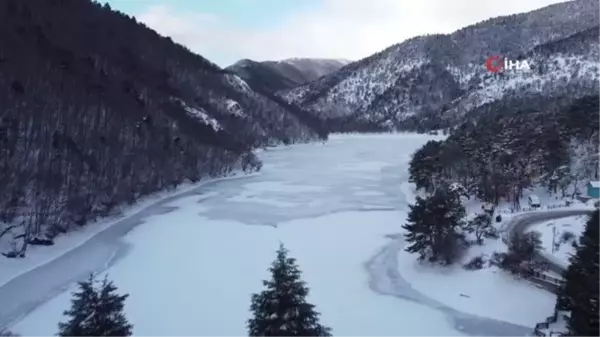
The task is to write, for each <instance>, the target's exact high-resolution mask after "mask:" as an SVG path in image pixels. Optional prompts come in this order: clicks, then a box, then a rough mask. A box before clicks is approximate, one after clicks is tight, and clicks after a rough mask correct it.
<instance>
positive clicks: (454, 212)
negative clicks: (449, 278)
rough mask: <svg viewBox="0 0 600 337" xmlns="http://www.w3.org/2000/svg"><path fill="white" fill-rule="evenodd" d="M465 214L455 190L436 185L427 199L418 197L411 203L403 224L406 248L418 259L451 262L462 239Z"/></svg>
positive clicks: (460, 245)
mask: <svg viewBox="0 0 600 337" xmlns="http://www.w3.org/2000/svg"><path fill="white" fill-rule="evenodd" d="M464 217H465V208H464V207H463V205H462V204H461V202H460V198H459V196H458V194H456V193H454V192H450V191H449V190H448V189H447V188H438V190H437V191H436V192H435V193H434V194H433V195H432V196H430V197H428V198H426V199H423V198H420V197H417V202H416V203H415V204H414V205H411V206H410V213H409V214H408V222H407V223H406V224H405V225H404V226H402V228H404V229H405V230H406V231H407V233H406V234H405V235H404V237H405V239H406V241H407V242H408V243H410V244H411V245H410V246H408V247H407V248H406V251H407V252H409V253H418V254H419V260H424V259H426V258H427V259H428V260H429V261H430V262H442V264H444V265H449V264H452V262H454V260H455V259H456V258H457V257H458V255H459V253H460V249H461V248H462V246H463V245H464V242H465V241H464V235H463V233H462V229H463V228H464V226H465V225H464V222H463V220H462V219H463V218H464Z"/></svg>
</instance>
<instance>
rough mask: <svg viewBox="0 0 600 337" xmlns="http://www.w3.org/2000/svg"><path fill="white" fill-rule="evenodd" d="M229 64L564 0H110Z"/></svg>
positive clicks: (340, 48) (358, 45)
mask: <svg viewBox="0 0 600 337" xmlns="http://www.w3.org/2000/svg"><path fill="white" fill-rule="evenodd" d="M105 1H108V2H109V3H110V5H111V6H112V8H113V9H117V10H121V11H123V12H125V13H127V14H130V15H135V16H136V18H137V19H138V20H139V21H142V22H144V23H145V24H146V25H147V26H149V27H151V28H153V29H154V30H156V31H157V32H158V33H160V34H162V35H167V36H170V37H171V38H172V39H173V40H174V41H176V42H179V43H181V44H183V45H185V46H187V47H188V48H189V49H191V50H192V51H194V52H196V53H198V54H200V55H202V56H204V57H206V58H208V59H209V60H211V61H212V62H215V63H217V64H218V65H220V66H222V67H226V66H228V65H230V64H232V63H234V62H236V61H238V60H240V59H244V58H248V59H252V60H256V61H264V60H281V59H286V58H292V57H315V58H336V59H349V60H359V59H361V58H363V57H367V56H369V55H371V54H374V53H376V52H378V51H380V50H383V49H385V48H387V47H389V46H391V45H393V44H396V43H399V42H402V41H404V40H406V39H408V38H411V37H413V36H417V35H423V34H427V33H429V34H433V33H450V32H452V31H455V30H457V29H459V28H462V27H464V26H467V25H470V24H473V23H476V22H479V21H482V20H485V19H487V18H490V17H495V16H500V15H507V14H514V13H520V12H527V11H530V10H533V9H537V8H540V7H544V6H546V5H549V4H552V3H558V2H563V1H561V0H501V1H499V0H105Z"/></svg>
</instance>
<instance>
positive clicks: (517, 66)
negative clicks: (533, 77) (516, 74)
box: [485, 56, 531, 73]
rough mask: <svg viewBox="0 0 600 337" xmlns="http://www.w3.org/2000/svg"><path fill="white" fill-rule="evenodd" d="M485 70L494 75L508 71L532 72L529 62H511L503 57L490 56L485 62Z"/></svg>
mask: <svg viewBox="0 0 600 337" xmlns="http://www.w3.org/2000/svg"><path fill="white" fill-rule="evenodd" d="M485 68H486V69H487V70H488V71H489V72H492V73H498V72H500V71H503V70H505V69H508V70H531V67H529V63H528V62H527V60H509V59H507V58H503V57H501V56H490V57H488V58H487V59H486V60H485Z"/></svg>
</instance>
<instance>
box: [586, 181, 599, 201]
mask: <svg viewBox="0 0 600 337" xmlns="http://www.w3.org/2000/svg"><path fill="white" fill-rule="evenodd" d="M587 195H588V197H590V198H595V199H598V198H600V181H590V182H589V183H588V185H587Z"/></svg>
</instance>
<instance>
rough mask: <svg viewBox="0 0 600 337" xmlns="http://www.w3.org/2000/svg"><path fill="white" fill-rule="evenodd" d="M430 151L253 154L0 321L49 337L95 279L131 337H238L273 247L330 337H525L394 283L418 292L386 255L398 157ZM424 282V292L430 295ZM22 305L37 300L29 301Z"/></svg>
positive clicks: (399, 201) (300, 149)
mask: <svg viewBox="0 0 600 337" xmlns="http://www.w3.org/2000/svg"><path fill="white" fill-rule="evenodd" d="M431 138H432V137H431V136H425V135H361V136H333V137H331V140H330V141H329V142H328V143H326V144H320V143H319V144H302V145H292V146H289V147H286V148H277V149H271V150H267V151H264V152H262V153H261V156H262V158H263V159H264V162H265V165H264V167H263V170H262V173H261V174H258V175H255V176H251V177H247V178H242V179H238V180H225V181H221V182H219V183H216V184H209V185H205V186H202V187H201V188H199V189H196V190H194V191H191V192H189V193H186V194H185V195H183V196H181V197H179V198H177V199H173V200H170V201H169V202H168V203H163V204H161V205H160V209H156V210H154V211H152V212H150V211H148V212H145V213H144V214H142V215H139V216H137V217H134V218H132V221H134V222H132V223H126V222H123V221H122V222H121V223H120V224H119V225H118V226H119V227H117V226H113V227H111V228H110V230H109V231H105V232H102V233H101V236H102V237H101V240H100V239H98V240H95V241H93V245H89V246H86V244H84V246H83V247H82V248H80V249H78V251H77V252H76V253H73V254H67V257H68V259H67V260H65V258H63V257H61V258H59V259H57V260H55V261H53V262H52V265H51V266H49V267H47V268H46V267H44V268H39V269H36V270H34V271H32V272H30V273H26V274H24V275H22V276H21V277H19V278H17V279H15V282H13V283H11V288H10V289H8V290H10V291H11V292H10V293H2V291H3V288H5V287H6V286H5V287H0V296H1V297H2V300H3V307H7V308H14V310H12V311H10V312H6V310H8V309H3V310H5V314H6V315H9V316H10V317H12V318H19V317H20V316H21V315H25V314H28V315H27V316H26V317H24V318H23V319H21V320H20V321H18V322H16V324H14V325H12V326H11V328H12V330H13V331H15V332H18V333H21V334H23V335H30V336H31V335H52V334H55V333H56V331H57V323H58V322H59V321H60V320H61V319H62V317H61V313H62V311H63V310H65V309H66V308H67V307H68V305H69V299H70V295H69V293H68V292H64V291H65V290H67V289H69V290H71V291H72V290H73V289H74V288H73V283H72V282H73V281H74V280H76V279H81V278H85V276H86V273H87V272H88V271H90V270H95V271H96V272H102V273H104V272H107V273H108V275H109V278H110V279H112V280H114V281H115V284H116V285H117V286H118V287H119V289H120V290H121V291H123V292H127V293H129V294H130V297H129V298H128V300H127V303H126V311H127V316H128V318H129V319H130V320H131V322H132V323H133V324H134V333H135V334H136V335H245V334H246V327H245V323H246V320H247V319H248V318H249V317H250V312H249V305H250V295H251V294H252V293H253V292H258V291H260V290H261V289H262V283H261V281H262V280H263V279H265V278H267V277H268V276H269V275H268V271H267V268H268V267H269V266H270V263H271V261H272V260H273V259H274V258H275V250H276V249H277V247H278V245H279V243H280V242H283V243H284V244H285V245H286V247H287V248H288V249H289V250H290V254H291V255H292V256H293V257H295V258H296V259H297V261H298V264H299V266H300V268H301V270H302V271H303V278H304V280H305V281H306V282H307V283H308V285H309V286H310V288H311V294H310V297H309V300H310V301H311V302H312V303H314V304H315V305H316V306H317V310H318V311H320V312H322V322H323V323H324V324H326V325H329V326H331V327H332V329H333V333H334V334H335V335H465V334H470V335H515V334H517V335H523V334H525V333H526V332H528V331H531V328H532V327H531V326H523V325H515V324H511V323H509V322H501V321H498V320H495V319H486V318H483V317H476V316H473V315H470V314H468V313H463V312H460V311H457V310H456V309H460V310H464V311H469V312H476V313H477V314H478V315H480V316H483V315H490V316H492V317H491V318H500V319H506V320H508V321H510V322H516V320H515V319H514V317H513V316H511V315H509V313H508V312H503V313H502V315H500V314H498V312H495V311H491V310H488V311H485V312H483V311H478V310H479V309H480V307H479V306H477V305H475V306H474V307H473V308H474V309H473V308H471V307H469V306H468V305H466V304H464V303H454V302H448V303H446V305H442V304H441V303H440V302H438V301H435V300H432V299H431V298H430V297H428V296H426V295H425V294H423V293H420V292H419V291H418V290H422V291H423V292H425V291H431V292H432V295H433V297H435V296H437V295H438V293H437V292H436V291H438V292H439V290H434V289H431V288H423V287H421V288H419V287H420V286H418V285H414V287H411V286H410V284H409V283H407V282H406V281H405V280H404V279H403V277H404V274H405V273H407V275H406V276H407V279H408V280H409V281H410V282H413V283H419V282H421V280H420V279H419V278H418V274H417V273H416V271H414V270H412V269H410V268H413V266H409V265H407V266H402V265H401V264H400V263H399V259H398V248H399V247H397V246H395V245H396V244H397V243H398V241H397V240H392V241H391V242H392V243H390V239H389V238H386V235H387V234H391V233H398V232H399V231H400V230H401V229H400V226H401V225H402V224H403V222H404V220H405V218H406V212H407V210H408V202H409V201H412V199H411V198H412V197H413V196H412V195H409V194H410V193H409V192H410V189H409V187H410V186H409V185H406V184H403V183H406V182H407V179H408V170H407V163H408V160H409V158H410V154H412V152H413V151H414V150H416V149H417V148H418V147H419V146H421V145H422V144H424V143H425V142H426V141H427V140H429V139H431ZM361 165H363V166H362V168H361ZM348 168H351V169H348ZM403 192H404V193H403ZM197 193H201V194H202V195H197ZM265 200H267V202H265ZM292 204H293V205H295V207H289V205H292ZM117 229H119V230H117ZM400 260H401V259H400ZM399 265H400V266H401V268H398V266H399ZM423 275H424V276H423V283H426V284H429V285H431V284H432V282H434V281H433V277H431V276H429V275H427V273H424V274H423ZM493 275H495V274H493ZM440 279H442V280H444V281H443V282H438V284H437V287H438V288H440V289H441V288H443V287H449V288H450V289H454V290H452V291H450V293H455V292H456V289H458V287H461V291H462V289H463V285H461V284H459V283H462V282H465V278H464V276H460V275H459V276H458V277H456V278H454V277H452V278H440ZM48 280H52V282H54V285H53V286H52V287H51V288H48V286H47V283H48ZM59 280H63V281H62V283H59ZM480 280H481V281H482V282H492V283H494V282H495V283H501V282H502V281H501V280H497V279H495V278H494V277H493V276H488V277H487V278H483V277H482V278H481V279H480ZM24 281H27V282H24ZM472 283H476V282H472ZM474 286H475V285H474ZM46 288H48V291H47V293H46V294H44V293H42V291H43V290H44V289H46ZM486 289H489V290H492V291H498V292H502V293H500V294H496V295H490V298H493V299H498V298H501V297H502V295H504V297H512V296H513V295H514V294H513V293H511V291H513V290H514V289H517V287H516V286H515V287H512V288H510V287H508V288H506V289H503V288H501V286H500V285H498V286H497V287H492V286H489V287H488V288H486ZM475 290H477V289H475ZM5 291H7V289H6V288H5ZM477 291H478V290H477ZM532 291H533V292H535V291H536V290H535V289H533V290H532ZM27 294H29V295H27ZM507 294H508V296H506V295H507ZM523 294H525V290H522V291H520V292H519V293H518V295H519V296H525V295H523ZM34 295H35V296H37V297H42V298H39V299H38V300H37V302H36V301H35V300H34V299H33V298H32V296H34ZM55 295H57V296H55ZM46 296H48V297H49V298H46ZM53 296H55V297H54V298H52V297H53ZM448 296H450V295H448ZM23 298H26V299H27V300H28V302H27V303H22V301H23ZM50 298H51V299H50ZM48 299H50V300H49V301H47V300H48ZM531 299H534V303H529V304H528V303H527V300H531ZM438 300H439V301H442V300H443V299H442V298H439V299H438ZM475 300H476V301H477V303H480V302H481V299H478V298H476V299H474V301H475ZM20 301H21V302H20ZM41 302H46V303H44V304H42V305H39V304H41ZM511 303H512V302H511ZM515 303H516V302H515ZM515 305H517V306H526V307H527V308H530V309H531V310H538V308H537V307H535V306H536V305H542V304H540V303H539V302H536V300H535V295H532V296H528V297H524V299H523V300H522V301H521V302H519V303H516V304H515ZM543 305H544V306H545V305H546V303H543ZM453 307H454V308H453ZM503 307H504V308H505V310H506V311H509V307H508V305H507V304H506V305H504V306H503ZM34 309H35V310H34ZM543 309H546V310H547V309H548V308H547V307H544V308H543ZM514 310H515V311H516V312H517V313H516V314H518V312H520V311H522V310H524V309H523V308H514ZM494 315H498V317H494ZM0 316H1V315H0ZM6 317H7V316H5V317H0V319H4V320H6V319H7V318H6ZM522 322H523V323H529V321H522ZM1 323H2V322H1V321H0V326H1V325H2V324H1Z"/></svg>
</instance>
